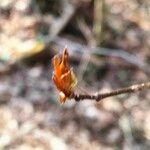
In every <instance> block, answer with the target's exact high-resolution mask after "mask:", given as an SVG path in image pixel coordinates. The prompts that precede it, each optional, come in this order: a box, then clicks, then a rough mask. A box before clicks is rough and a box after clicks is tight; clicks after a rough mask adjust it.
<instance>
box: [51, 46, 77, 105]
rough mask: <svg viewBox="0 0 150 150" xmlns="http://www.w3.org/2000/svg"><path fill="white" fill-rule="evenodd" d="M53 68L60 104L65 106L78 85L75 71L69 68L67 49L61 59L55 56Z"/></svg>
mask: <svg viewBox="0 0 150 150" xmlns="http://www.w3.org/2000/svg"><path fill="white" fill-rule="evenodd" d="M53 66H54V73H53V77H52V79H53V81H54V83H55V85H56V87H57V89H58V90H59V96H60V103H62V104H63V103H64V102H65V101H66V99H67V98H69V96H70V95H71V94H72V90H73V87H74V86H75V85H76V83H77V80H76V77H75V75H74V72H73V69H72V68H70V66H69V54H68V52H67V48H65V49H64V51H63V54H62V56H61V58H59V57H58V56H54V58H53Z"/></svg>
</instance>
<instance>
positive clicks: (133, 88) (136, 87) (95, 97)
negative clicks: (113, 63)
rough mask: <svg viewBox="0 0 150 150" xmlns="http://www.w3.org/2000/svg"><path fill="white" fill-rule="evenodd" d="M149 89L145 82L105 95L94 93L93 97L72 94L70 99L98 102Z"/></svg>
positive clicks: (149, 86) (149, 85)
mask: <svg viewBox="0 0 150 150" xmlns="http://www.w3.org/2000/svg"><path fill="white" fill-rule="evenodd" d="M149 88H150V82H147V83H141V84H136V85H132V86H129V87H126V88H121V89H117V90H113V91H110V92H106V93H96V94H93V95H90V94H76V93H73V94H72V95H71V97H70V98H72V99H74V100H75V101H83V100H87V99H89V100H96V101H98V102H99V101H101V100H102V99H104V98H107V97H111V96H116V95H120V94H125V93H134V92H137V91H141V90H143V89H149Z"/></svg>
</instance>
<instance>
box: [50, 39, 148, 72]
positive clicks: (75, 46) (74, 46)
mask: <svg viewBox="0 0 150 150" xmlns="http://www.w3.org/2000/svg"><path fill="white" fill-rule="evenodd" d="M52 43H55V44H56V45H57V47H58V48H57V49H61V47H65V45H67V46H68V48H69V49H70V53H72V56H73V57H77V58H80V56H81V54H83V51H84V50H85V49H88V50H89V51H88V52H90V54H96V55H101V56H111V57H117V58H121V59H123V60H125V61H126V62H128V63H130V64H132V65H134V66H136V67H138V68H140V69H141V70H143V71H144V72H145V73H147V74H148V75H149V74H150V69H149V66H148V64H146V63H145V62H143V61H142V60H141V59H139V57H138V56H136V55H133V54H130V53H128V52H126V51H124V50H122V49H110V48H103V47H96V48H90V47H88V46H86V45H83V44H80V43H77V42H73V41H71V40H68V39H65V38H60V37H58V36H57V37H56V38H55V39H54V40H53V42H52ZM59 46H60V48H59ZM91 58H93V56H91ZM97 63H98V62H97ZM97 63H96V64H97Z"/></svg>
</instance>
